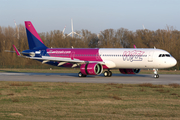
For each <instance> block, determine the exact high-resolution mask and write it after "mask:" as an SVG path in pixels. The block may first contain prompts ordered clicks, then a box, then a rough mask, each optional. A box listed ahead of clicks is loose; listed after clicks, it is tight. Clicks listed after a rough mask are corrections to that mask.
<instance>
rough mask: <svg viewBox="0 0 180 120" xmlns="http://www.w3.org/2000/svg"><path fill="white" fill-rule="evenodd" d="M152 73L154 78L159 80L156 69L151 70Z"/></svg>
mask: <svg viewBox="0 0 180 120" xmlns="http://www.w3.org/2000/svg"><path fill="white" fill-rule="evenodd" d="M153 71H154V78H159V74H158V69H153Z"/></svg>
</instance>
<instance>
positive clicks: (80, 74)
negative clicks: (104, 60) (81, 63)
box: [78, 72, 86, 77]
mask: <svg viewBox="0 0 180 120" xmlns="http://www.w3.org/2000/svg"><path fill="white" fill-rule="evenodd" d="M78 76H79V77H86V75H84V74H82V73H81V72H79V73H78Z"/></svg>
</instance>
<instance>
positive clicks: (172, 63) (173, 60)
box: [170, 58, 177, 67]
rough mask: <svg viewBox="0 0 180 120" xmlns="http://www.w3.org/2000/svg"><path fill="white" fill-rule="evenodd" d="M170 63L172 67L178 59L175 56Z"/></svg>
mask: <svg viewBox="0 0 180 120" xmlns="http://www.w3.org/2000/svg"><path fill="white" fill-rule="evenodd" d="M170 64H171V65H172V67H173V66H175V65H176V64H177V60H176V59H175V58H172V59H171V63H170Z"/></svg>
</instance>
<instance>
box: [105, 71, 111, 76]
mask: <svg viewBox="0 0 180 120" xmlns="http://www.w3.org/2000/svg"><path fill="white" fill-rule="evenodd" d="M111 76H112V72H111V71H110V70H108V71H105V72H104V77H111Z"/></svg>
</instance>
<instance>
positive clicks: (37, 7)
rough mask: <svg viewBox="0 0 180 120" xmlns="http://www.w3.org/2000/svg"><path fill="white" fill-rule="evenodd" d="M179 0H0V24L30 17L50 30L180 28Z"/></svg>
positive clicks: (36, 24)
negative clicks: (72, 27) (72, 24)
mask: <svg viewBox="0 0 180 120" xmlns="http://www.w3.org/2000/svg"><path fill="white" fill-rule="evenodd" d="M179 6H180V0H0V26H3V27H7V26H12V27H14V26H15V25H14V21H13V20H14V19H15V20H16V23H17V24H24V21H31V22H32V23H33V25H34V26H35V28H36V30H37V31H38V32H39V33H40V32H49V31H51V30H61V31H62V30H63V28H64V26H65V25H66V30H65V33H69V32H71V18H72V19H73V22H74V30H75V31H76V30H77V31H79V30H82V29H87V30H89V31H91V32H92V33H99V32H100V31H103V30H105V29H110V28H112V29H115V30H117V29H119V28H126V29H128V30H132V31H136V30H137V29H143V27H142V24H144V26H145V28H146V29H150V30H157V29H165V28H166V25H168V26H173V27H174V28H175V29H177V30H180V23H179V20H180V14H179V13H180V9H179Z"/></svg>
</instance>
